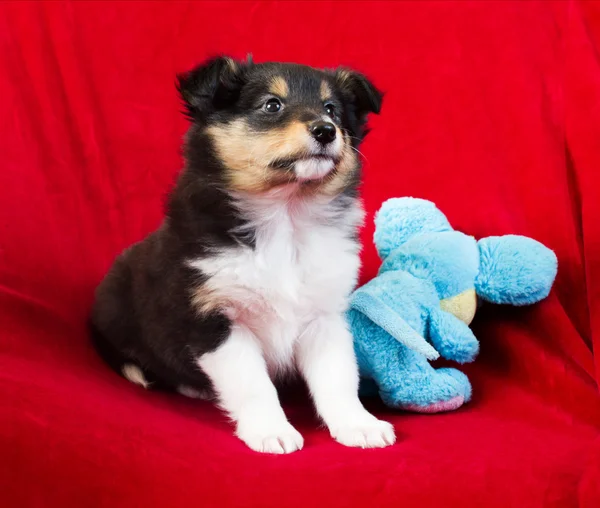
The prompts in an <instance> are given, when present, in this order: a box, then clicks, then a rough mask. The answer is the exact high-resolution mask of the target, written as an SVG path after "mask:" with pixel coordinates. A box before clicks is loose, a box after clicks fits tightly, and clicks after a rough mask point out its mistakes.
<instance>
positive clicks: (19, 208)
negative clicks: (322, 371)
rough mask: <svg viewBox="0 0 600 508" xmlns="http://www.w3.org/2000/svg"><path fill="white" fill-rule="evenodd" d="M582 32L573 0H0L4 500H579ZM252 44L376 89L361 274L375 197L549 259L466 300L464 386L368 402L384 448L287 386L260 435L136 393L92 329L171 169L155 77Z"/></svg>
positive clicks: (596, 100) (592, 74) (170, 110)
mask: <svg viewBox="0 0 600 508" xmlns="http://www.w3.org/2000/svg"><path fill="white" fill-rule="evenodd" d="M599 49H600V8H599V6H598V4H595V3H592V2H581V3H577V2H570V1H561V2H542V1H540V2H535V1H531V2H514V3H511V2H508V1H500V2H479V1H473V2H459V3H453V2H438V3H429V2H423V3H419V2H417V3H409V2H371V3H357V2H352V3H340V2H322V3H316V2H306V3H295V2H281V3H278V2H269V3H260V2H231V3H226V2H221V3H216V2H215V3H201V2H195V3H194V2H192V3H179V2H177V3H161V2H148V3H142V2H131V3H125V4H122V3H113V2H107V3H88V2H73V3H21V2H15V3H2V4H1V5H0V506H3V507H11V508H12V507H19V508H29V507H61V508H64V507H84V506H85V507H89V508H95V507H112V508H114V507H121V506H129V507H131V506H146V507H164V506H168V507H175V508H176V507H184V506H185V507H188V506H236V507H243V506H259V507H262V508H268V507H284V506H285V507H305V506H327V507H338V506H339V507H350V506H377V507H385V506H390V507H391V506H394V507H397V506H403V507H412V506H419V507H422V506H445V507H461V508H464V507H469V506H474V507H478V506H486V507H502V508H505V507H508V506H510V507H517V506H519V507H528V506H532V507H533V506H536V507H537V506H552V507H567V506H577V505H579V506H585V507H590V508H591V507H597V506H600V486H599V485H600V432H599V429H600V396H599V393H598V384H597V381H598V374H599V372H600V356H599V355H598V354H596V355H595V356H594V354H593V349H594V346H595V348H596V351H600V176H599V175H600V62H599V56H598V55H599V54H600V53H599ZM248 51H251V52H253V53H254V56H255V59H256V60H259V61H263V60H267V59H277V60H294V61H299V62H302V63H308V64H312V65H317V66H322V65H331V66H335V65H337V64H340V63H343V64H348V65H352V66H355V67H357V68H359V69H361V70H363V71H365V72H367V73H368V74H369V75H370V76H371V77H372V78H373V79H374V80H375V81H376V83H377V84H378V85H379V86H380V87H381V88H383V89H384V90H385V91H386V92H387V95H386V97H385V104H384V107H383V112H382V115H381V116H380V117H377V118H374V119H373V122H372V123H373V132H372V133H371V134H370V136H369V138H368V140H367V141H366V142H365V144H364V146H363V152H364V154H365V156H366V165H365V184H364V199H365V203H366V207H367V210H368V211H369V217H368V225H367V227H366V228H365V231H364V241H365V245H366V246H365V252H364V272H363V280H366V279H367V278H369V277H372V276H373V275H374V274H375V272H376V270H377V267H378V260H377V256H376V254H375V251H374V249H373V247H372V244H371V240H370V239H371V235H372V224H371V219H372V213H373V212H374V211H375V210H376V209H377V207H378V206H379V205H380V203H381V201H382V200H383V199H385V198H388V197H392V196H405V195H413V196H420V197H425V198H428V199H432V200H434V201H435V202H436V203H437V204H438V205H439V207H440V208H441V209H442V210H443V211H444V212H446V213H447V215H448V216H449V218H450V220H451V222H452V223H453V224H454V226H455V227H456V228H459V229H461V230H464V231H466V232H468V233H470V234H473V235H476V236H485V235H491V234H505V233H519V234H525V235H530V236H534V237H535V238H537V239H538V240H540V241H542V242H544V243H546V244H547V245H548V246H550V247H552V248H553V249H555V251H556V252H557V254H558V257H559V263H560V265H559V275H558V280H557V282H556V286H555V290H554V291H553V293H552V295H551V296H550V297H549V298H548V300H546V301H544V302H543V303H541V304H540V305H538V306H535V307H533V308H527V309H520V310H516V309H512V308H507V309H499V308H491V307H490V308H486V309H484V310H482V312H481V313H480V315H479V316H478V318H477V319H476V323H475V328H476V332H477V334H478V336H479V338H480V339H481V343H482V354H481V356H480V358H479V359H478V360H477V362H476V363H475V364H474V365H472V366H469V367H467V369H466V370H467V371H468V373H469V374H470V376H471V379H472V381H473V386H474V399H473V402H472V403H471V404H469V405H467V406H465V407H464V408H462V409H460V410H459V411H457V412H455V413H449V414H441V415H435V416H429V415H414V414H406V413H397V412H392V411H389V410H386V409H384V408H382V407H381V406H380V405H378V404H377V403H370V407H371V408H372V409H373V410H374V411H376V412H377V413H378V414H379V415H381V416H385V417H386V418H388V419H390V420H391V421H392V422H393V423H394V425H395V427H396V431H397V434H398V438H399V439H398V443H397V444H396V445H395V446H394V447H391V448H388V449H384V450H368V451H362V450H354V449H347V448H344V447H342V446H340V445H338V444H336V443H334V442H333V441H332V440H331V439H330V438H329V436H328V435H327V432H326V431H325V430H324V429H319V428H318V427H317V424H316V421H315V419H314V417H313V416H312V410H311V409H310V405H309V404H308V403H307V401H306V396H305V394H304V393H302V392H300V393H299V394H295V393H292V394H287V395H286V394H284V404H285V407H286V410H287V411H288V413H289V415H290V418H291V420H292V422H293V423H294V424H295V425H296V426H297V427H298V428H299V430H300V431H301V432H302V433H303V434H304V436H305V437H306V446H305V449H304V450H303V451H301V452H299V453H295V454H292V455H290V456H279V457H270V456H261V455H258V454H255V453H253V452H251V451H250V450H248V449H246V448H245V447H244V445H243V444H242V443H241V442H239V441H238V440H236V439H235V438H233V436H232V431H231V428H230V426H229V424H228V423H227V422H226V421H225V419H224V417H223V416H222V415H221V414H220V413H219V412H218V411H217V410H216V409H215V408H213V407H212V406H211V405H209V404H207V403H203V402H197V401H191V400H187V399H185V398H183V397H180V396H176V395H170V396H169V395H165V394H156V393H147V392H144V391H143V390H141V389H138V388H136V387H135V386H133V385H130V384H129V383H127V382H125V381H123V380H121V379H120V378H118V377H117V376H116V375H114V374H113V373H112V372H110V371H109V370H108V369H107V368H106V367H105V366H104V365H103V364H102V363H101V362H100V360H99V359H98V358H97V357H96V355H95V354H94V352H93V351H92V350H91V348H90V346H89V344H88V340H87V338H86V335H85V330H84V320H85V317H86V313H87V311H88V308H89V306H90V303H91V298H92V291H93V288H94V287H95V285H96V284H97V283H98V281H99V280H100V279H101V277H102V276H103V274H104V273H105V271H106V270H107V268H108V266H109V264H110V263H111V260H112V259H113V257H114V256H115V255H116V254H117V253H118V252H119V251H120V250H121V249H122V248H124V247H125V246H127V245H128V244H130V243H131V242H133V241H135V240H138V239H140V238H141V237H143V236H144V235H145V234H146V233H148V232H149V231H150V230H152V229H153V228H154V227H156V226H157V225H158V223H159V221H160V219H161V214H162V203H163V200H164V194H165V192H166V191H167V189H168V188H169V186H170V185H171V183H172V182H173V179H174V177H175V175H176V173H177V171H178V169H179V167H180V165H181V160H180V155H179V145H180V140H181V137H182V135H183V132H184V130H185V127H186V125H185V121H184V119H183V117H182V116H181V115H180V114H179V110H180V106H179V104H178V99H177V97H176V94H175V89H174V74H175V72H177V71H181V70H185V69H187V68H188V67H190V66H191V65H193V64H194V63H196V62H197V61H198V60H200V59H202V58H204V57H205V56H207V55H209V54H213V53H216V52H227V53H231V54H233V55H235V56H240V57H241V56H244V55H245V53H246V52H248Z"/></svg>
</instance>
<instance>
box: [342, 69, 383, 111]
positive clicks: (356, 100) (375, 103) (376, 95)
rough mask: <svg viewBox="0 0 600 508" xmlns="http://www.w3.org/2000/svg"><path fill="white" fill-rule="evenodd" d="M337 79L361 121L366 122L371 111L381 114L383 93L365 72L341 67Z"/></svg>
mask: <svg viewBox="0 0 600 508" xmlns="http://www.w3.org/2000/svg"><path fill="white" fill-rule="evenodd" d="M335 81H336V84H337V86H338V88H339V89H340V91H341V92H342V94H344V96H345V97H346V100H347V101H348V102H349V103H350V104H351V105H352V106H353V107H354V110H355V112H356V116H357V118H358V120H359V121H360V122H365V121H366V119H367V115H368V114H369V113H376V114H379V111H380V110H381V102H382V100H383V94H382V93H381V92H380V91H379V90H378V89H377V88H376V87H375V85H373V83H371V82H370V81H369V80H368V79H367V78H366V77H365V76H364V75H363V74H361V73H359V72H355V71H351V70H348V69H344V68H341V69H337V70H336V71H335Z"/></svg>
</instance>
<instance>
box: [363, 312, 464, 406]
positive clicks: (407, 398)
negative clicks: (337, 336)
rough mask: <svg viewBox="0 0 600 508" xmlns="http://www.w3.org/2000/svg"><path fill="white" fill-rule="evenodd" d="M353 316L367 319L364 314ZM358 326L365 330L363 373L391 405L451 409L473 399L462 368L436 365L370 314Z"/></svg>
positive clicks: (367, 384)
mask: <svg viewBox="0 0 600 508" xmlns="http://www.w3.org/2000/svg"><path fill="white" fill-rule="evenodd" d="M352 319H360V320H361V321H363V319H362V317H361V316H352ZM353 328H354V327H353ZM355 329H360V330H362V331H363V332H364V335H362V336H361V337H357V338H356V340H355V349H356V353H357V357H358V360H359V365H360V367H361V374H362V375H363V377H365V378H367V379H372V380H373V381H374V382H375V383H376V384H377V386H378V387H379V394H380V396H381V398H382V399H383V401H384V402H385V403H386V404H387V405H388V406H391V407H396V408H401V409H405V410H408V411H418V412H423V413H431V412H440V411H450V410H453V409H456V408H458V407H460V406H461V405H462V404H463V403H464V402H467V401H468V400H470V398H471V385H470V383H469V380H468V379H467V377H466V376H465V375H464V374H463V373H462V372H459V371H457V370H456V369H438V370H436V369H434V368H433V367H432V366H431V365H430V364H429V362H428V361H427V359H426V358H425V357H424V356H423V355H421V354H419V353H415V352H414V351H412V350H410V349H408V348H407V347H405V346H404V345H402V344H400V343H399V342H398V341H396V340H395V339H394V338H393V337H391V336H390V335H388V334H387V333H385V332H383V330H381V328H379V327H377V326H376V325H374V324H373V323H372V322H371V321H369V320H368V319H366V318H364V322H361V323H360V327H356V328H355ZM368 386H369V383H368V382H367V383H366V387H367V388H368ZM361 393H363V394H364V391H363V392H361Z"/></svg>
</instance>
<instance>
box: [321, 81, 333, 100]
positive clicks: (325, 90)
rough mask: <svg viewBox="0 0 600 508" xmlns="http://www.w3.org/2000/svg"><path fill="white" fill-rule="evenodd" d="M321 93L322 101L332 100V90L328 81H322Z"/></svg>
mask: <svg viewBox="0 0 600 508" xmlns="http://www.w3.org/2000/svg"><path fill="white" fill-rule="evenodd" d="M320 92H321V100H322V101H326V100H327V99H329V98H331V88H329V83H327V81H325V80H323V81H321V90H320Z"/></svg>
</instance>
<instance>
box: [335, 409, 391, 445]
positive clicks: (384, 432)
mask: <svg viewBox="0 0 600 508" xmlns="http://www.w3.org/2000/svg"><path fill="white" fill-rule="evenodd" d="M369 416H370V415H369ZM361 420H362V418H361ZM331 436H332V437H333V439H335V440H336V441H337V442H338V443H341V444H343V445H345V446H355V447H359V448H385V447H386V446H390V445H393V444H394V443H395V442H396V434H395V433H394V427H393V426H392V425H391V424H390V423H388V422H384V421H381V420H377V419H376V418H375V417H372V419H369V421H358V422H356V423H353V422H352V421H350V422H349V423H348V424H347V425H343V426H340V427H336V428H333V429H331Z"/></svg>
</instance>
